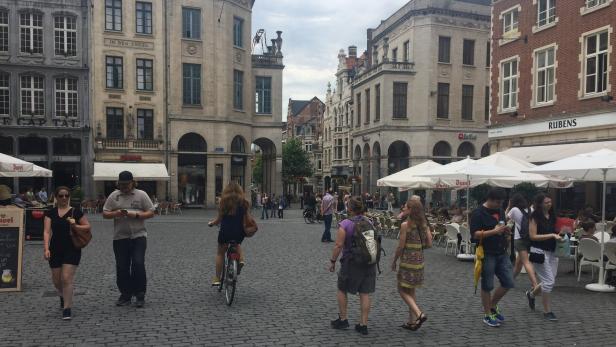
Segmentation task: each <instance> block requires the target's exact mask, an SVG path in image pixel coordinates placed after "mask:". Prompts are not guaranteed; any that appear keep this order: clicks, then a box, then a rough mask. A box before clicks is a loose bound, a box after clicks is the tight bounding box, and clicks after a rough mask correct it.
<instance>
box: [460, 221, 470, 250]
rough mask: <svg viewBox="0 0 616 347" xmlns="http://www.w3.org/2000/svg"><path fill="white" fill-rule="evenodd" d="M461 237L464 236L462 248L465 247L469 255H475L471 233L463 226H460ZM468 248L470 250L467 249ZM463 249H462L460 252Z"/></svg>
mask: <svg viewBox="0 0 616 347" xmlns="http://www.w3.org/2000/svg"><path fill="white" fill-rule="evenodd" d="M460 235H461V236H462V242H461V245H460V246H464V249H465V250H466V251H465V252H466V253H467V254H473V248H472V247H473V243H472V242H471V231H470V230H469V229H468V228H467V227H466V226H465V225H464V224H463V225H460ZM467 247H468V249H467ZM461 249H462V247H460V250H461Z"/></svg>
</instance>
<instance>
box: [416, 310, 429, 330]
mask: <svg viewBox="0 0 616 347" xmlns="http://www.w3.org/2000/svg"><path fill="white" fill-rule="evenodd" d="M427 320H428V316H426V315H425V314H424V313H423V312H422V313H421V314H420V315H419V317H417V320H416V321H415V324H413V325H415V330H418V329H419V328H421V325H422V324H423V323H425V322H426V321H427Z"/></svg>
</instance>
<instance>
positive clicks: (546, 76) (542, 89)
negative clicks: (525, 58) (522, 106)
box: [535, 47, 555, 104]
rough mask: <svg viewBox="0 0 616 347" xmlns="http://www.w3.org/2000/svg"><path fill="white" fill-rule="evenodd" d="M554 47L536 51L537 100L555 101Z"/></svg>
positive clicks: (543, 101)
mask: <svg viewBox="0 0 616 347" xmlns="http://www.w3.org/2000/svg"><path fill="white" fill-rule="evenodd" d="M554 53H555V52H554V47H551V48H548V49H545V50H542V51H539V52H536V53H535V102H536V103H537V104H542V103H548V102H551V101H554Z"/></svg>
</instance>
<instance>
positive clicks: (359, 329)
mask: <svg viewBox="0 0 616 347" xmlns="http://www.w3.org/2000/svg"><path fill="white" fill-rule="evenodd" d="M355 331H357V332H358V333H360V334H362V335H368V326H367V325H360V324H355Z"/></svg>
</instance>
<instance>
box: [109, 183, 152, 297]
mask: <svg viewBox="0 0 616 347" xmlns="http://www.w3.org/2000/svg"><path fill="white" fill-rule="evenodd" d="M136 186H137V183H136V182H135V181H134V180H133V174H132V173H131V172H129V171H122V172H120V175H119V177H118V185H117V187H118V189H116V190H115V191H114V192H113V193H111V194H110V195H109V197H108V198H107V201H105V205H104V206H103V217H104V218H105V219H113V229H114V235H113V253H114V254H115V260H116V283H117V285H118V289H119V290H120V298H119V299H118V301H117V302H116V306H127V305H130V304H131V300H132V297H133V296H135V298H136V301H135V305H136V306H137V307H143V306H144V304H145V292H146V284H147V279H146V273H145V250H146V246H147V241H146V237H147V231H146V229H145V222H144V221H145V220H146V219H149V218H152V217H154V204H153V203H152V200H150V197H149V196H148V194H147V193H146V192H144V191H143V190H139V189H136Z"/></svg>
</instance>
